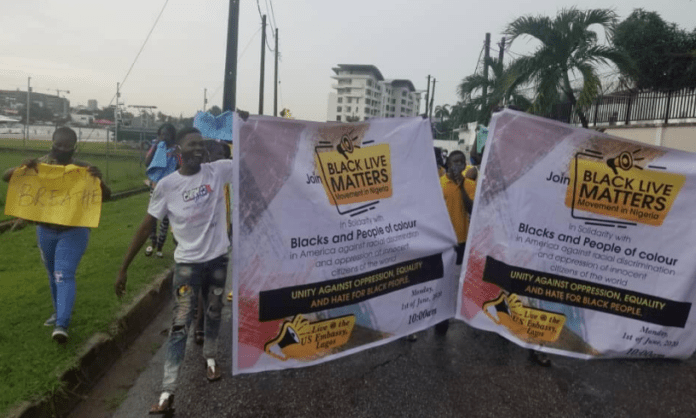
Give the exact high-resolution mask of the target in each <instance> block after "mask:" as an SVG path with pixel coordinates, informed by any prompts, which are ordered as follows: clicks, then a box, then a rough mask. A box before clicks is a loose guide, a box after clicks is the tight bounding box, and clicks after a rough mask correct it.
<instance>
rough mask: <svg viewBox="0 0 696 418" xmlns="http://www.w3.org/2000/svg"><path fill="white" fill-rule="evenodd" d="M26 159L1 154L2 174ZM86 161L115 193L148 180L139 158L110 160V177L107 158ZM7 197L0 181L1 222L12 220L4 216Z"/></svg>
mask: <svg viewBox="0 0 696 418" xmlns="http://www.w3.org/2000/svg"><path fill="white" fill-rule="evenodd" d="M41 155H45V154H39V155H32V157H40V156H41ZM26 158H27V157H26V156H25V154H24V153H22V152H0V174H2V173H4V172H5V170H7V169H8V168H11V167H16V166H18V165H19V164H21V162H22V161H24V160H25V159H26ZM76 158H77V159H83V158H80V156H79V155H76ZM84 160H86V161H88V162H89V163H90V164H93V165H96V166H97V167H99V169H100V170H101V171H102V174H103V175H104V179H105V180H106V184H108V185H109V187H111V190H112V191H113V192H114V193H117V192H122V191H125V190H131V189H134V188H137V187H142V186H144V184H143V180H145V179H146V178H147V177H146V175H145V167H144V166H142V165H140V160H139V159H137V157H136V158H132V159H124V158H119V159H110V160H109V166H108V176H107V165H106V158H105V157H91V156H90V157H85V158H84ZM6 196H7V183H5V182H4V181H1V180H0V209H2V210H1V211H0V221H1V220H5V219H9V218H10V217H9V216H6V215H5V214H4V212H5V210H4V209H5V199H6Z"/></svg>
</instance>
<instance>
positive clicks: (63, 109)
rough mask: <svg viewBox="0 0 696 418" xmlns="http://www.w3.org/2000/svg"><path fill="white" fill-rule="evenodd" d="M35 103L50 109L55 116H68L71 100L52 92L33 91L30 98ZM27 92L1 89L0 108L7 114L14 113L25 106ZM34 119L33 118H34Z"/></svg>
mask: <svg viewBox="0 0 696 418" xmlns="http://www.w3.org/2000/svg"><path fill="white" fill-rule="evenodd" d="M29 100H31V102H32V103H33V105H32V108H33V107H34V105H36V106H39V107H41V108H46V109H48V110H50V112H51V113H52V114H53V116H54V117H60V118H65V117H67V116H68V112H69V109H70V101H69V100H68V99H66V98H65V97H59V96H55V95H51V94H43V93H35V92H33V91H32V92H31V95H30V99H29ZM26 103H27V92H26V91H21V90H0V110H1V111H2V113H5V114H13V113H15V112H16V111H18V110H19V109H20V108H25V106H26ZM32 119H33V118H32Z"/></svg>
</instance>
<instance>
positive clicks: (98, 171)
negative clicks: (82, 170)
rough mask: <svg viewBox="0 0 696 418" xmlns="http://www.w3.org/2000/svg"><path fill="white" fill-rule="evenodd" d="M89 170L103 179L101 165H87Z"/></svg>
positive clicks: (94, 175)
mask: <svg viewBox="0 0 696 418" xmlns="http://www.w3.org/2000/svg"><path fill="white" fill-rule="evenodd" d="M87 172H88V173H89V174H91V175H92V176H93V177H96V178H98V179H99V180H101V179H102V173H101V170H99V167H96V166H93V165H90V166H89V167H87Z"/></svg>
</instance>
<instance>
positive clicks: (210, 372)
mask: <svg viewBox="0 0 696 418" xmlns="http://www.w3.org/2000/svg"><path fill="white" fill-rule="evenodd" d="M221 377H222V373H221V372H220V368H219V367H217V364H216V365H214V366H210V365H207V364H206V370H205V378H206V379H208V382H214V381H216V380H220V378H221Z"/></svg>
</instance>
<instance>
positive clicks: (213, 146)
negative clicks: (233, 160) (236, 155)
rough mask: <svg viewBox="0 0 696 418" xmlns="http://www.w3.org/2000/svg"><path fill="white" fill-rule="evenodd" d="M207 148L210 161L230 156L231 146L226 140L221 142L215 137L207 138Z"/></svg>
mask: <svg viewBox="0 0 696 418" xmlns="http://www.w3.org/2000/svg"><path fill="white" fill-rule="evenodd" d="M225 148H227V152H225ZM205 149H206V151H207V153H208V155H207V157H208V158H207V161H209V162H213V161H217V160H222V159H227V158H230V157H229V149H230V147H228V146H227V144H225V143H224V142H219V141H217V140H215V139H206V140H205Z"/></svg>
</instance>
